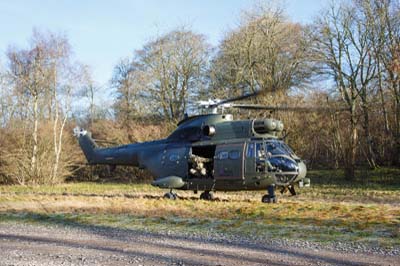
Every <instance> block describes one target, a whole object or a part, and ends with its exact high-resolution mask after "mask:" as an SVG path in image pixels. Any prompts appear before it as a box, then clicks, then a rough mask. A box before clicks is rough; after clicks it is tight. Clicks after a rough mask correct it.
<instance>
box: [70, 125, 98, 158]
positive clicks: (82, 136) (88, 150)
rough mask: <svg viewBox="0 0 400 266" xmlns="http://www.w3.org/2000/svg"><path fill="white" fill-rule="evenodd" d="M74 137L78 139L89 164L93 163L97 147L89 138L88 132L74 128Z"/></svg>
mask: <svg viewBox="0 0 400 266" xmlns="http://www.w3.org/2000/svg"><path fill="white" fill-rule="evenodd" d="M74 136H75V137H76V138H77V139H78V141H79V145H80V146H81V149H82V151H83V153H84V154H85V157H86V159H87V160H88V162H89V164H91V163H93V162H94V159H95V149H96V148H98V146H97V144H96V143H95V142H94V140H93V139H92V138H91V136H90V132H87V131H86V130H84V129H82V128H80V127H76V128H74Z"/></svg>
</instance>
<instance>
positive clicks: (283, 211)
mask: <svg viewBox="0 0 400 266" xmlns="http://www.w3.org/2000/svg"><path fill="white" fill-rule="evenodd" d="M0 193H1V196H0V213H1V215H0V217H2V218H3V219H10V217H14V218H13V219H17V220H20V219H21V215H25V214H29V215H38V214H39V215H41V216H40V217H42V218H43V217H48V218H49V217H50V218H51V217H54V216H56V217H58V218H59V219H61V220H63V219H64V220H65V221H67V220H68V221H69V220H70V219H72V220H73V221H74V222H77V221H78V222H81V223H88V224H96V225H107V226H110V225H111V226H116V227H126V226H128V227H129V226H131V227H138V226H141V227H145V228H153V229H154V230H161V229H160V228H163V230H165V229H166V228H169V229H168V230H170V229H171V228H172V229H173V230H203V231H207V230H210V228H211V229H212V230H217V231H220V232H223V233H234V234H246V235H259V236H264V237H282V236H285V237H289V238H302V239H313V240H318V241H335V240H336V239H338V238H340V239H349V240H351V241H361V242H371V241H372V242H374V243H375V242H378V243H380V244H383V245H400V229H399V228H400V195H399V191H396V190H394V191H385V190H372V189H370V190H367V191H358V190H357V189H355V190H351V189H350V188H346V189H344V188H334V187H328V188H327V187H320V188H314V189H310V190H303V194H301V195H300V196H298V197H287V196H285V197H281V200H280V203H279V204H262V203H261V202H260V197H261V195H262V192H239V193H218V194H217V196H218V198H219V200H217V201H213V202H207V201H201V200H198V199H197V196H196V198H194V197H193V194H191V193H189V192H182V193H179V194H180V195H181V196H183V197H184V199H180V200H176V201H171V200H164V199H162V198H161V197H159V196H161V195H162V194H163V191H161V190H156V189H154V188H152V187H150V186H149V185H117V184H104V185H99V184H91V183H83V184H66V185H59V186H54V187H20V186H1V187H0ZM349 195H350V196H349ZM343 199H344V201H343V202H342V200H343ZM366 199H369V201H366V202H364V201H365V200H366ZM377 199H380V201H381V200H382V199H384V201H385V202H383V203H382V202H380V201H377ZM60 214H61V216H59V215H60ZM29 215H28V216H29ZM7 217H8V218H7ZM15 217H17V218H15ZM24 217H25V216H24ZM35 217H36V216H35ZM60 217H61V218H60ZM42 218H41V219H42ZM67 218H68V219H67ZM46 219H47V218H46ZM46 219H45V220H46ZM52 219H53V218H52Z"/></svg>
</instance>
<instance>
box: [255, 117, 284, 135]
mask: <svg viewBox="0 0 400 266" xmlns="http://www.w3.org/2000/svg"><path fill="white" fill-rule="evenodd" d="M253 130H254V132H256V133H257V134H268V133H274V132H281V131H282V130H283V123H282V122H281V121H279V120H275V119H262V120H260V119H257V120H254V121H253Z"/></svg>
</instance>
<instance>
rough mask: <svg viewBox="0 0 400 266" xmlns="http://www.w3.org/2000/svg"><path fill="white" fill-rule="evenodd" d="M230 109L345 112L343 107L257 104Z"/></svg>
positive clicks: (240, 105)
mask: <svg viewBox="0 0 400 266" xmlns="http://www.w3.org/2000/svg"><path fill="white" fill-rule="evenodd" d="M232 107H234V108H239V109H250V110H270V111H289V112H290V111H294V112H338V111H346V110H347V108H344V107H337V108H335V107H306V106H297V107H296V106H267V105H257V104H233V105H232Z"/></svg>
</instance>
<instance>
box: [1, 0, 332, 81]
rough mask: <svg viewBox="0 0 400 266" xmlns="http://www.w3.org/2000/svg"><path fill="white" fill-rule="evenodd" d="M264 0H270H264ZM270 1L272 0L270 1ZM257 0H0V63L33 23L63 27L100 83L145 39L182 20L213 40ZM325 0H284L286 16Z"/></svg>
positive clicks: (300, 18)
mask: <svg viewBox="0 0 400 266" xmlns="http://www.w3.org/2000/svg"><path fill="white" fill-rule="evenodd" d="M264 2H267V3H268V1H264ZM271 2H273V1H271ZM254 3H256V1H255V0H108V1H106V0H53V1H50V0H25V1H23V0H0V64H3V65H4V64H5V63H6V59H5V52H6V51H7V47H9V46H10V45H16V46H17V47H20V48H25V47H27V46H28V42H29V38H30V36H31V35H32V30H33V29H34V28H36V29H39V30H44V31H46V30H50V31H53V32H62V33H65V34H66V35H67V37H68V39H69V41H70V43H71V45H72V48H73V51H74V57H75V58H77V59H78V60H79V61H80V62H82V63H84V64H87V65H89V67H90V68H91V70H92V75H93V79H94V80H95V82H97V84H98V85H99V86H107V83H108V81H109V80H110V78H111V75H112V70H113V67H114V66H115V65H116V63H117V62H118V61H119V60H120V59H121V58H123V57H127V56H132V55H133V52H134V51H135V50H137V49H140V48H141V47H142V46H143V45H144V44H145V43H146V42H148V41H150V40H151V39H152V38H154V37H155V36H159V35H160V34H163V33H165V32H168V31H169V30H171V29H174V28H176V27H179V26H182V25H189V26H190V28H191V29H192V30H193V31H195V32H197V33H201V34H204V35H205V36H206V37H207V40H208V42H209V43H210V44H212V45H214V46H216V45H218V43H219V41H220V40H221V39H222V38H223V36H224V33H226V32H228V31H229V30H232V29H234V28H235V27H236V26H237V25H238V23H239V20H240V13H241V11H242V10H245V9H249V8H251V7H252V6H253V5H254ZM328 3H329V1H328V0H286V4H285V5H284V7H285V8H286V12H287V15H288V17H289V18H290V19H291V20H292V21H295V22H299V23H309V22H312V20H313V18H314V17H315V16H316V15H317V14H318V11H319V10H321V9H322V8H323V7H324V6H326V5H327V4H328Z"/></svg>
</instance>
